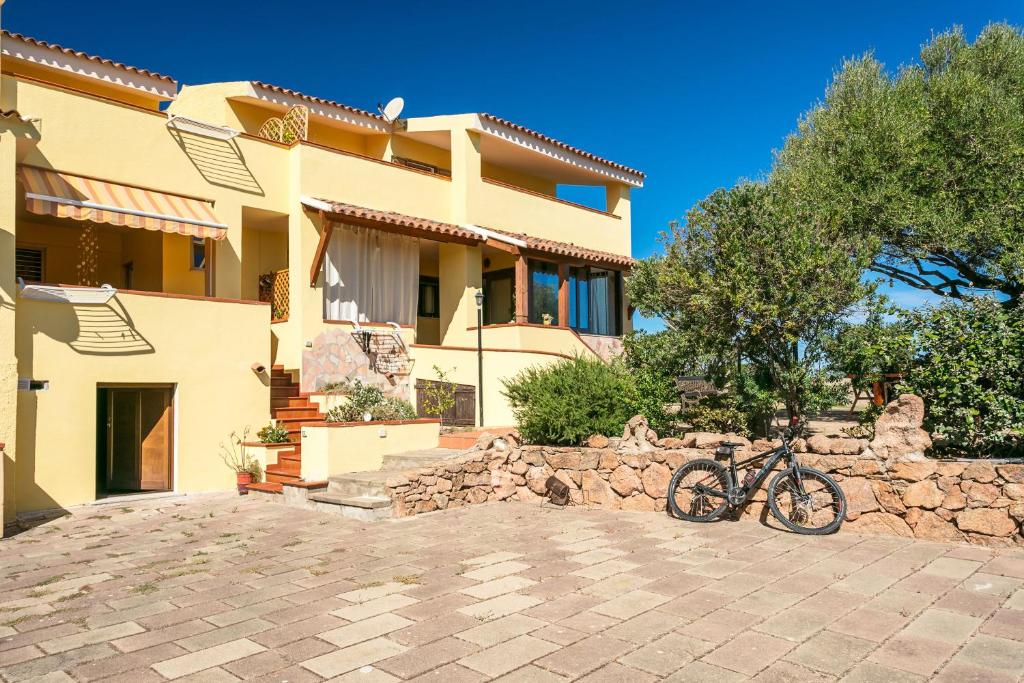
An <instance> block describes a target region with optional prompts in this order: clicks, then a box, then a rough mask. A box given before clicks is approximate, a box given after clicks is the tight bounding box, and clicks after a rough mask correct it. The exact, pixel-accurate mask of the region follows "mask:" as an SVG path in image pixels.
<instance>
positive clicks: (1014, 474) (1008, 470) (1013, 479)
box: [996, 465, 1024, 484]
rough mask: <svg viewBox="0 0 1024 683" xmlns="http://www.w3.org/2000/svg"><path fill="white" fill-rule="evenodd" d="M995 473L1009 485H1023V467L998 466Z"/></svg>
mask: <svg viewBox="0 0 1024 683" xmlns="http://www.w3.org/2000/svg"><path fill="white" fill-rule="evenodd" d="M996 471H998V472H999V475H1000V476H1001V477H1002V478H1003V479H1005V480H1006V481H1008V482H1010V483H1011V484H1024V465H999V466H998V467H996Z"/></svg>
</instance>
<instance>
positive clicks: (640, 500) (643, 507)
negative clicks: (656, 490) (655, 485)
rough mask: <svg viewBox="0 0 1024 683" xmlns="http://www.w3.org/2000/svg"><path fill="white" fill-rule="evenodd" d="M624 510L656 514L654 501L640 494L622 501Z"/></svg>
mask: <svg viewBox="0 0 1024 683" xmlns="http://www.w3.org/2000/svg"><path fill="white" fill-rule="evenodd" d="M622 509H623V510H632V511H633V512H654V510H655V504H654V499H653V498H651V497H650V496H645V495H644V494H642V493H639V494H637V495H635V496H630V497H629V498H624V499H623V500H622Z"/></svg>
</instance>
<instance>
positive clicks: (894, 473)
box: [889, 460, 936, 481]
mask: <svg viewBox="0 0 1024 683" xmlns="http://www.w3.org/2000/svg"><path fill="white" fill-rule="evenodd" d="M935 468H936V464H935V461H934V460H906V461H900V462H897V463H895V464H894V465H893V466H892V467H890V468H889V476H890V477H892V478H893V479H902V480H903V481H921V480H922V479H927V478H928V477H930V476H932V475H933V474H935Z"/></svg>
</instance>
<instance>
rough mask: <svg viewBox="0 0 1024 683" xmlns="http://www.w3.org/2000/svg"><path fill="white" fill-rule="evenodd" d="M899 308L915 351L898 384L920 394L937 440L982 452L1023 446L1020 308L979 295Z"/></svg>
mask: <svg viewBox="0 0 1024 683" xmlns="http://www.w3.org/2000/svg"><path fill="white" fill-rule="evenodd" d="M905 315H906V318H907V319H908V320H909V321H910V322H911V324H912V325H913V326H914V328H915V330H916V334H915V337H914V340H915V344H916V348H917V358H916V359H915V362H914V365H913V367H912V368H911V370H910V373H909V374H908V375H907V377H906V379H905V381H904V383H903V384H902V385H901V386H900V390H901V391H904V392H912V393H915V394H917V395H918V396H920V397H921V398H923V399H924V405H925V428H926V429H928V430H929V431H931V432H932V433H933V434H934V435H935V436H936V448H937V449H938V450H940V451H941V450H943V449H945V450H949V451H952V452H954V453H957V454H961V455H969V456H983V457H984V456H1003V455H1012V454H1016V453H1019V452H1020V451H1021V450H1024V381H1022V378H1024V310H1022V309H1021V308H1019V307H1018V308H1007V307H1006V306H1004V305H1003V304H1001V303H1000V302H998V301H996V300H995V299H992V298H989V297H978V298H973V299H968V300H966V301H964V302H956V303H953V302H947V303H943V304H942V305H939V306H930V307H926V308H922V309H918V310H915V311H910V312H908V313H906V314H905Z"/></svg>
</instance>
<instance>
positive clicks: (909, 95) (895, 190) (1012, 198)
mask: <svg viewBox="0 0 1024 683" xmlns="http://www.w3.org/2000/svg"><path fill="white" fill-rule="evenodd" d="M772 182H773V183H778V184H784V185H786V186H787V187H788V190H787V191H788V192H789V193H790V194H791V195H793V196H798V197H800V199H801V201H802V203H803V205H804V206H805V207H806V208H807V210H808V211H810V212H811V213H812V214H813V215H814V216H815V217H816V218H815V220H816V221H817V222H818V223H819V224H827V225H830V226H832V227H834V228H835V229H836V231H837V232H840V233H842V234H844V235H845V236H846V237H847V238H848V239H857V238H864V239H865V240H866V241H865V244H874V249H873V252H872V254H871V256H872V258H871V262H870V268H871V269H872V270H873V271H875V272H877V273H879V274H880V275H882V276H884V277H885V278H888V279H890V280H893V281H899V282H902V283H905V284H908V285H912V286H913V287H917V288H920V289H924V290H928V291H931V292H934V293H937V294H940V295H943V296H949V297H954V298H963V297H966V296H969V295H972V294H973V293H976V292H978V291H983V292H984V291H987V292H991V293H993V294H995V295H996V296H997V297H998V298H999V299H1000V300H1002V301H1003V302H1004V303H1005V305H1007V306H1013V305H1015V303H1016V302H1018V301H1020V299H1021V297H1022V293H1024V240H1022V239H1021V235H1022V231H1024V35H1021V33H1020V31H1019V30H1018V29H1016V28H1013V27H1011V26H1008V25H1005V24H992V25H990V26H988V27H987V28H986V29H985V30H984V31H982V33H981V34H980V35H979V36H978V38H977V40H976V41H975V42H974V43H973V44H971V43H969V42H968V41H967V39H966V38H965V37H964V34H963V32H962V31H961V30H960V29H954V30H952V31H949V32H946V33H943V34H940V35H936V36H934V37H933V38H932V40H931V41H929V42H928V43H927V44H925V45H924V46H923V47H922V49H921V52H920V63H918V64H913V65H909V66H906V67H904V68H902V69H900V70H899V71H898V72H897V73H895V74H890V73H887V72H886V70H885V68H884V66H883V65H882V64H881V63H880V62H879V61H878V60H877V59H875V58H874V56H873V55H871V54H868V55H865V56H863V57H861V58H859V59H853V60H850V61H847V62H846V63H845V64H844V65H843V67H842V69H841V70H840V71H839V73H838V74H837V75H836V76H835V79H834V81H833V83H832V84H831V86H830V87H829V88H828V90H827V92H826V93H825V98H824V100H823V101H822V102H821V103H820V104H819V105H818V106H816V107H815V108H813V109H812V110H811V111H810V112H809V113H808V114H807V115H806V116H805V117H804V118H803V119H802V120H801V121H800V123H799V125H798V128H797V130H796V131H795V132H794V133H793V134H792V135H791V136H789V138H788V139H787V141H786V143H785V146H784V148H783V149H782V151H781V152H780V153H779V155H778V157H777V162H776V165H775V168H774V169H773V172H772Z"/></svg>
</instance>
